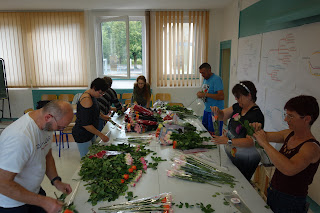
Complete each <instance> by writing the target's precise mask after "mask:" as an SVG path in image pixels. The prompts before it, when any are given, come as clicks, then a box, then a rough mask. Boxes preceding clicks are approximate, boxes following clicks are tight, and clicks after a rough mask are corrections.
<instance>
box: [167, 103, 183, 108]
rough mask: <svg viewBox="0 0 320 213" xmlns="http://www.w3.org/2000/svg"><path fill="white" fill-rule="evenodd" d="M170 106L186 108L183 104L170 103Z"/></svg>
mask: <svg viewBox="0 0 320 213" xmlns="http://www.w3.org/2000/svg"><path fill="white" fill-rule="evenodd" d="M168 105H169V106H181V107H184V105H183V103H168Z"/></svg>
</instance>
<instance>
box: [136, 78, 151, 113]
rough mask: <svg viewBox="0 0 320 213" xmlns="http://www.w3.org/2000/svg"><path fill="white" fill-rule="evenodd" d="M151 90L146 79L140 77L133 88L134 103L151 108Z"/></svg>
mask: <svg viewBox="0 0 320 213" xmlns="http://www.w3.org/2000/svg"><path fill="white" fill-rule="evenodd" d="M150 98H151V90H150V84H149V83H147V80H146V78H145V77H144V76H143V75H140V76H139V77H138V78H137V82H136V83H134V86H133V95H132V102H133V103H135V104H138V105H141V106H143V107H146V108H149V107H150Z"/></svg>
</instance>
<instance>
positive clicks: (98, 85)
mask: <svg viewBox="0 0 320 213" xmlns="http://www.w3.org/2000/svg"><path fill="white" fill-rule="evenodd" d="M107 89H108V85H107V83H106V82H105V81H104V80H103V79H101V78H96V79H95V80H94V81H93V82H92V83H91V86H90V89H88V90H86V91H85V92H84V93H83V94H82V95H81V97H80V98H79V101H78V103H77V119H76V122H75V125H74V127H73V129H72V136H73V138H74V139H75V141H76V142H77V145H78V149H79V152H80V157H81V158H82V157H83V156H85V155H86V154H87V153H88V151H89V147H90V146H91V144H92V142H93V141H94V140H95V137H94V136H95V135H96V136H98V137H100V138H101V139H102V140H103V141H104V142H107V141H109V138H108V137H107V136H106V135H104V134H103V133H101V132H100V131H98V129H97V128H98V125H99V116H100V117H101V118H102V119H105V120H107V119H108V118H109V117H107V116H106V115H103V114H102V113H100V109H99V105H98V102H97V98H100V97H101V96H103V94H104V93H105V92H106V91H107Z"/></svg>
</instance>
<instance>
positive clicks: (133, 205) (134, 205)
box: [99, 193, 173, 213]
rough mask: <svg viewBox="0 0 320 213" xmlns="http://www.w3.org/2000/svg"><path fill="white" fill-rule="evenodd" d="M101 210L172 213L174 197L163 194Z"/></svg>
mask: <svg viewBox="0 0 320 213" xmlns="http://www.w3.org/2000/svg"><path fill="white" fill-rule="evenodd" d="M99 210H104V211H105V212H151V213H158V212H159V213H160V212H161V213H163V212H165V213H172V212H173V210H172V196H171V193H162V194H160V195H157V196H153V197H147V198H142V199H138V200H132V201H128V202H124V203H119V204H115V205H111V206H105V207H100V208H99Z"/></svg>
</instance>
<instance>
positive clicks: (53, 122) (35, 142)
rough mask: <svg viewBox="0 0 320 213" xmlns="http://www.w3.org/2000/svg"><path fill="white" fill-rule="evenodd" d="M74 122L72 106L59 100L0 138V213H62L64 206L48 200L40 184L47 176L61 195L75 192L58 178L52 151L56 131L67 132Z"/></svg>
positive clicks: (29, 116) (28, 115)
mask: <svg viewBox="0 0 320 213" xmlns="http://www.w3.org/2000/svg"><path fill="white" fill-rule="evenodd" d="M72 118H73V109H72V107H71V105H70V104H69V103H67V102H65V101H60V100H55V101H51V102H49V103H48V104H46V105H45V106H44V107H43V108H41V109H39V110H35V111H32V112H29V113H28V114H25V115H23V116H22V117H21V118H19V119H18V120H17V121H15V122H14V123H12V124H11V125H9V126H8V127H7V128H5V129H4V131H3V132H2V134H1V136H0V147H1V148H0V212H10V213H12V212H15V213H16V212H17V213H31V212H32V213H40V212H49V213H57V212H59V211H61V209H62V205H63V203H61V202H59V201H58V200H56V199H54V198H51V197H46V196H45V192H44V191H43V189H42V188H41V186H40V184H41V182H42V181H43V178H44V175H46V176H47V177H48V178H49V180H51V184H52V185H54V186H55V187H56V188H57V189H58V190H59V191H61V192H63V193H67V194H70V193H71V191H72V189H71V187H70V185H69V184H66V183H63V182H62V181H61V178H60V177H59V176H58V173H57V170H56V166H55V162H54V159H53V156H52V150H51V143H52V135H53V132H52V131H59V130H63V129H64V128H65V127H66V126H68V125H69V123H70V122H71V121H72Z"/></svg>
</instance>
